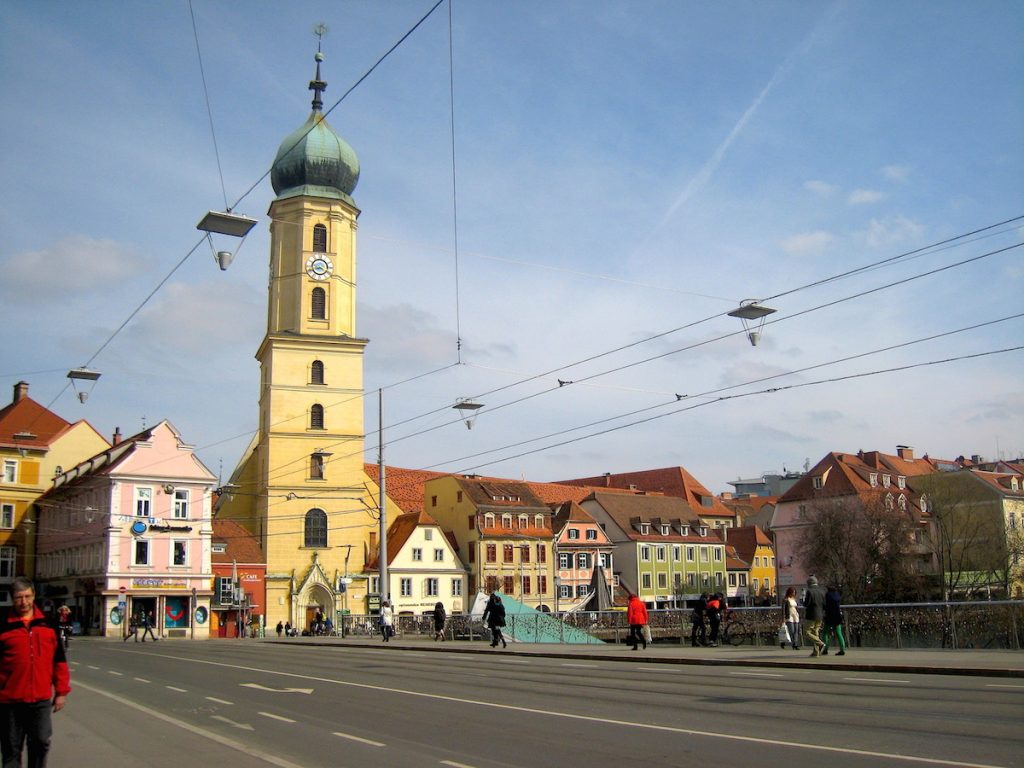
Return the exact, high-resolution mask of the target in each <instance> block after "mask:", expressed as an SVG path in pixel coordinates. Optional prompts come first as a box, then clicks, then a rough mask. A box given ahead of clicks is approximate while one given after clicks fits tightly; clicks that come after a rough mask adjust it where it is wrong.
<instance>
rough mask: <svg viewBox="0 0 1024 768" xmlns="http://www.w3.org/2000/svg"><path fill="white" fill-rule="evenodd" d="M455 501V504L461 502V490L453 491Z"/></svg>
mask: <svg viewBox="0 0 1024 768" xmlns="http://www.w3.org/2000/svg"><path fill="white" fill-rule="evenodd" d="M455 503H456V504H461V503H462V491H456V492H455Z"/></svg>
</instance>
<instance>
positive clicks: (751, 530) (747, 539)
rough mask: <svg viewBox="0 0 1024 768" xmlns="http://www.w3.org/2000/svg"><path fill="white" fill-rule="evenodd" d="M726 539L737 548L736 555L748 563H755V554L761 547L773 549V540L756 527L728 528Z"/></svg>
mask: <svg viewBox="0 0 1024 768" xmlns="http://www.w3.org/2000/svg"><path fill="white" fill-rule="evenodd" d="M725 539H726V541H728V542H729V543H730V544H731V545H732V546H734V547H735V548H736V553H737V554H738V555H739V556H740V557H741V558H742V559H744V560H746V561H747V562H748V563H752V562H754V560H753V558H754V552H756V551H757V548H758V547H759V546H760V547H771V546H772V540H771V539H769V538H768V535H767V534H766V533H765V532H764V531H762V530H761V529H760V528H758V527H757V526H756V525H745V526H743V527H742V528H728V529H727V530H726V532H725Z"/></svg>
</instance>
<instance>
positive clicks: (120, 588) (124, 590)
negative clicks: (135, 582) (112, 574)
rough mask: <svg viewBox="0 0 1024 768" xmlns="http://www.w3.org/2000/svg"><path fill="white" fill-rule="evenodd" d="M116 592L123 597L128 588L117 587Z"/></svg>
mask: <svg viewBox="0 0 1024 768" xmlns="http://www.w3.org/2000/svg"><path fill="white" fill-rule="evenodd" d="M117 591H118V592H120V593H121V594H122V595H123V594H124V593H125V592H127V591H128V587H118V588H117Z"/></svg>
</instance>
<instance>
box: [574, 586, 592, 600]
mask: <svg viewBox="0 0 1024 768" xmlns="http://www.w3.org/2000/svg"><path fill="white" fill-rule="evenodd" d="M589 592H590V588H589V587H588V586H587V585H586V584H577V585H576V597H586V596H587V594H588V593H589Z"/></svg>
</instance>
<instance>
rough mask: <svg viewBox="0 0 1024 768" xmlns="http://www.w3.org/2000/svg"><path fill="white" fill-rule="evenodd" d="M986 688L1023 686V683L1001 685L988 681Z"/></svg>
mask: <svg viewBox="0 0 1024 768" xmlns="http://www.w3.org/2000/svg"><path fill="white" fill-rule="evenodd" d="M985 687H986V688H1024V685H1009V684H1007V685H1002V684H1000V683H988V684H986V685H985Z"/></svg>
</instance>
